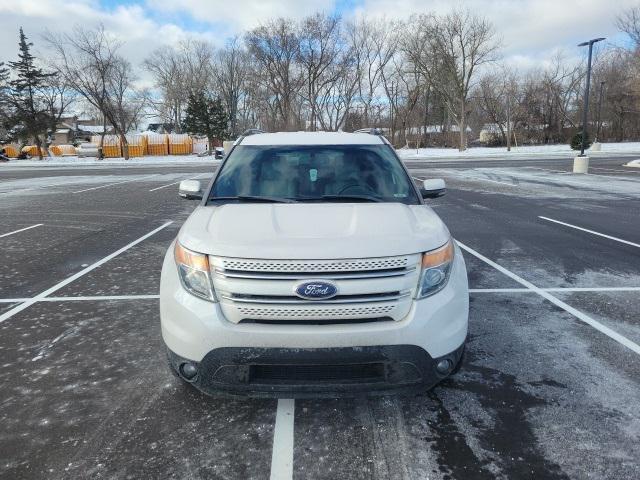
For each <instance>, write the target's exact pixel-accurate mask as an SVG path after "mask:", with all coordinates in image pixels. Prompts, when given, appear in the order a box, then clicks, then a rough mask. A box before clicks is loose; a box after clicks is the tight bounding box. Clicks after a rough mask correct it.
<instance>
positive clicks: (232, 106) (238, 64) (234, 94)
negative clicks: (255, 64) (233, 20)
mask: <svg viewBox="0 0 640 480" xmlns="http://www.w3.org/2000/svg"><path fill="white" fill-rule="evenodd" d="M250 71H251V59H250V57H249V54H248V52H247V51H246V50H245V49H244V47H243V45H242V43H241V42H240V39H239V38H238V37H236V38H233V39H232V40H230V41H229V42H227V44H226V45H225V47H224V48H222V49H220V50H218V51H217V52H215V54H214V57H213V77H214V78H215V84H216V85H215V89H216V90H217V91H218V92H219V94H220V97H221V98H222V100H223V102H224V104H225V107H226V110H227V112H228V114H229V133H230V134H231V136H232V137H234V138H235V137H236V136H237V135H239V134H240V130H239V125H238V121H239V116H240V110H241V108H242V103H243V97H246V96H247V94H248V93H247V89H248V76H249V72H250Z"/></svg>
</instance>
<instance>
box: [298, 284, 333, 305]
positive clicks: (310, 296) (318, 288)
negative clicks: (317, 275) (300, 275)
mask: <svg viewBox="0 0 640 480" xmlns="http://www.w3.org/2000/svg"><path fill="white" fill-rule="evenodd" d="M294 292H295V294H296V295H297V296H298V297H300V298H304V299H305V300H327V299H329V298H332V297H335V296H336V295H337V293H338V287H336V286H335V285H334V284H333V283H331V282H326V281H324V280H310V281H308V282H304V283H301V284H299V285H297V286H296V287H295V289H294Z"/></svg>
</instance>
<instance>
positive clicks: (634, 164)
mask: <svg viewBox="0 0 640 480" xmlns="http://www.w3.org/2000/svg"><path fill="white" fill-rule="evenodd" d="M624 166H625V167H635V168H640V160H631V161H630V162H629V163H627V164H625V165H624Z"/></svg>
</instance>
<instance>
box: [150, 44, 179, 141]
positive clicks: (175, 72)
mask: <svg viewBox="0 0 640 480" xmlns="http://www.w3.org/2000/svg"><path fill="white" fill-rule="evenodd" d="M143 65H144V68H145V69H146V70H147V71H148V72H149V73H151V75H152V76H153V78H154V81H155V86H156V88H157V90H158V93H159V95H160V96H159V97H158V96H156V95H154V94H153V93H152V94H151V95H150V96H149V105H150V106H151V107H152V109H153V111H154V113H155V114H156V115H157V116H158V117H160V118H161V119H162V120H163V122H164V123H170V124H173V125H174V128H175V129H176V131H178V132H180V131H181V130H180V126H181V122H182V116H183V110H184V108H185V105H186V102H187V98H188V95H189V93H188V91H187V88H186V85H185V83H186V81H185V72H184V68H183V65H182V59H181V56H180V54H179V52H178V51H177V50H176V49H174V48H167V47H162V48H158V49H157V50H154V51H153V53H152V54H151V55H150V56H149V57H148V58H147V59H146V60H145V61H144V63H143Z"/></svg>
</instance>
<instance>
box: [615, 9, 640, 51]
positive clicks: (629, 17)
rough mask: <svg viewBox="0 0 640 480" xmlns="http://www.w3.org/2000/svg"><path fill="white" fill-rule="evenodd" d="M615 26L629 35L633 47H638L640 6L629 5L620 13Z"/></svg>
mask: <svg viewBox="0 0 640 480" xmlns="http://www.w3.org/2000/svg"><path fill="white" fill-rule="evenodd" d="M616 26H617V27H618V29H619V30H620V31H621V32H624V33H626V34H627V35H628V36H629V38H630V39H631V40H632V41H633V43H634V46H635V48H638V47H640V6H635V7H631V8H629V9H627V10H625V11H624V12H623V13H622V14H620V15H619V16H618V17H617V19H616Z"/></svg>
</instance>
